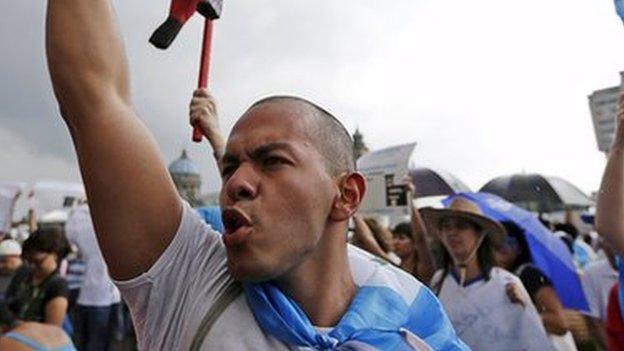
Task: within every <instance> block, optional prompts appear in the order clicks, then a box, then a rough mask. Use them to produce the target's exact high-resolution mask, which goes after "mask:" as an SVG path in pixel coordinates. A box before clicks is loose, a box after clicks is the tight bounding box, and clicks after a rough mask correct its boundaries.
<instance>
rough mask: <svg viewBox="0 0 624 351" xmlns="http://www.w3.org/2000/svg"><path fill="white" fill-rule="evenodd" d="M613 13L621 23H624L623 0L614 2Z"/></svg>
mask: <svg viewBox="0 0 624 351" xmlns="http://www.w3.org/2000/svg"><path fill="white" fill-rule="evenodd" d="M615 11H616V12H617V14H618V16H620V18H621V19H622V21H624V0H615Z"/></svg>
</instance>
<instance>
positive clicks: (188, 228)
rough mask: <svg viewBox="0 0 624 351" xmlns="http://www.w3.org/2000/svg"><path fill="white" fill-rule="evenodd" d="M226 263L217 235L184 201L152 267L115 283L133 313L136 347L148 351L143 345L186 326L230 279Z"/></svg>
mask: <svg viewBox="0 0 624 351" xmlns="http://www.w3.org/2000/svg"><path fill="white" fill-rule="evenodd" d="M225 262H226V255H225V247H224V246H223V243H222V241H221V238H220V234H218V233H217V232H215V231H213V230H212V229H211V228H210V227H209V226H208V225H206V224H205V223H204V221H202V220H201V218H200V217H199V216H198V214H197V213H196V212H195V210H193V209H192V208H191V207H190V206H189V205H188V204H187V203H186V202H185V203H184V208H183V211H182V218H181V220H180V225H179V227H178V230H177V232H176V235H175V236H174V238H173V239H172V241H171V243H170V244H169V246H168V247H167V248H166V249H165V251H164V252H163V253H162V255H161V256H160V257H159V258H158V260H156V262H155V263H154V265H153V266H152V267H151V268H150V269H149V270H148V271H147V272H145V273H143V274H141V275H140V276H138V277H136V278H133V279H130V280H126V281H114V283H115V284H116V285H117V287H118V288H119V291H120V292H121V295H122V297H123V299H124V300H125V302H126V304H127V305H128V307H129V309H130V312H131V314H132V318H133V323H134V326H135V329H136V331H137V338H138V339H139V340H138V341H139V344H140V345H139V349H149V347H150V345H148V344H147V343H149V342H152V340H154V342H156V340H155V339H158V338H159V337H160V336H161V334H162V333H164V332H166V331H167V330H171V331H175V332H179V331H180V330H184V329H185V328H188V324H187V323H188V319H189V318H191V319H192V318H194V317H195V316H196V315H197V314H198V313H201V311H198V310H197V309H198V308H205V307H206V306H210V305H211V304H212V303H214V300H215V299H216V296H217V292H218V291H220V289H221V288H222V287H223V286H225V285H226V284H227V279H228V278H229V275H228V274H227V269H226V265H225ZM198 296H201V301H199V302H198V301H196V300H194V299H196V298H197V297H198ZM200 302H201V306H200V307H198V305H197V304H198V303H200ZM163 321H168V322H167V323H169V324H167V323H164V324H163ZM178 324H179V325H178Z"/></svg>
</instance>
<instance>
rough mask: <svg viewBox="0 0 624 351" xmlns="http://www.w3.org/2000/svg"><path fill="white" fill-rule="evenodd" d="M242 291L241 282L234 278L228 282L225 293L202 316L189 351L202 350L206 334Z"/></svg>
mask: <svg viewBox="0 0 624 351" xmlns="http://www.w3.org/2000/svg"><path fill="white" fill-rule="evenodd" d="M242 293H243V287H242V286H241V284H240V283H239V282H236V281H233V280H232V281H230V283H228V285H227V286H226V287H225V290H224V291H223V293H222V294H221V295H220V296H219V297H218V298H217V300H216V301H215V303H214V304H213V305H212V306H210V308H209V309H208V312H206V314H205V315H204V318H202V321H201V323H200V324H199V328H197V332H195V336H194V337H193V342H192V343H191V347H190V349H189V351H199V350H200V348H201V346H202V344H203V343H204V339H206V335H208V332H210V329H212V326H213V325H214V323H215V322H216V321H217V320H218V319H219V317H220V316H221V314H222V313H223V311H225V309H226V308H227V307H228V306H229V305H230V304H231V303H232V302H233V301H234V300H235V299H236V298H237V297H238V296H240V294H242Z"/></svg>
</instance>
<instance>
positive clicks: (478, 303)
mask: <svg viewBox="0 0 624 351" xmlns="http://www.w3.org/2000/svg"><path fill="white" fill-rule="evenodd" d="M441 278H442V271H441V270H440V271H438V272H436V274H435V275H434V276H433V279H432V286H434V287H436V286H438V287H439V283H438V282H439V281H440V279H441ZM508 283H514V284H516V285H518V286H519V288H520V290H521V293H522V295H523V296H524V299H523V300H524V301H525V304H526V306H525V307H522V306H521V305H519V304H514V303H512V302H511V301H509V298H508V297H507V294H506V292H505V287H506V285H507V284H508ZM434 290H436V289H434ZM438 298H439V299H440V301H441V302H442V306H444V309H445V310H446V313H447V314H448V316H449V318H450V320H451V322H452V323H453V326H454V327H455V331H456V332H457V335H458V336H459V337H460V339H462V340H463V341H464V342H465V343H466V344H467V345H468V346H470V348H471V349H472V350H473V351H524V350H531V351H540V350H548V351H551V350H553V346H552V343H551V341H550V340H549V338H548V336H547V334H546V330H545V329H544V326H543V324H542V321H541V319H540V317H539V314H538V313H537V310H536V309H535V306H534V305H533V303H532V302H531V298H530V297H529V294H528V293H527V291H526V289H525V288H524V285H522V282H521V281H520V279H519V278H518V277H516V276H515V275H513V274H511V273H509V272H507V271H506V270H504V269H501V268H497V267H495V268H492V271H491V272H490V279H489V280H487V281H486V280H485V279H481V280H478V281H475V282H472V283H469V284H468V285H467V286H465V287H461V286H460V285H459V284H458V283H457V281H456V280H455V278H454V277H453V276H452V275H451V274H450V273H449V274H447V275H446V277H445V279H444V281H443V282H442V285H441V289H440V291H439V294H438Z"/></svg>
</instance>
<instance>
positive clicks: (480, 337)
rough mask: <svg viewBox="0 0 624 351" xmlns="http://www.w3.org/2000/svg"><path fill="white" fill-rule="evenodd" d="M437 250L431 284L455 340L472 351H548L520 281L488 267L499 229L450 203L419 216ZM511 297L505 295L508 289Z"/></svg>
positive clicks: (465, 206)
mask: <svg viewBox="0 0 624 351" xmlns="http://www.w3.org/2000/svg"><path fill="white" fill-rule="evenodd" d="M421 213H422V217H423V220H424V222H425V224H426V226H427V230H428V232H429V233H432V234H434V235H436V236H437V237H438V239H439V240H440V241H441V243H442V246H443V258H442V261H443V266H442V268H441V269H440V270H438V271H437V272H436V273H435V274H434V276H433V279H432V281H431V287H432V289H433V290H434V292H435V293H436V294H437V295H438V297H439V299H440V301H441V302H442V305H443V306H444V308H445V310H446V311H447V313H448V316H449V318H450V319H451V322H452V323H453V326H454V327H455V329H456V331H457V333H458V335H459V337H460V338H461V339H462V340H463V341H464V342H465V343H466V344H467V345H468V346H470V347H471V348H472V349H473V350H475V351H479V350H484V351H485V350H487V351H496V350H552V345H551V343H550V340H549V339H548V337H547V335H546V331H545V330H544V327H543V326H542V323H541V321H540V319H539V315H538V313H537V311H536V309H535V307H534V306H533V304H532V303H531V301H530V298H529V297H528V294H527V292H526V290H525V289H524V287H523V285H522V283H521V282H520V280H519V279H518V278H517V277H516V276H514V275H513V274H511V273H510V272H507V271H506V270H504V269H502V268H498V267H495V266H494V259H493V256H492V251H491V248H492V246H493V245H495V244H497V243H500V242H502V241H503V240H504V238H505V230H504V228H503V227H502V226H501V225H500V223H498V222H496V221H493V220H491V219H489V218H487V217H485V216H484V215H483V214H482V212H481V210H480V208H479V207H478V206H477V205H476V204H475V203H473V202H472V201H469V200H468V199H465V198H462V197H456V198H455V199H453V201H452V202H451V203H450V205H449V207H448V208H445V209H434V208H424V209H422V210H421ZM510 286H511V287H514V289H516V290H517V293H516V294H514V296H515V299H513V300H512V299H510V298H509V296H508V294H507V289H509V287H510Z"/></svg>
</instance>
